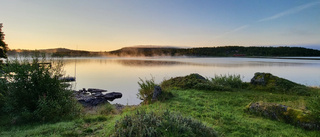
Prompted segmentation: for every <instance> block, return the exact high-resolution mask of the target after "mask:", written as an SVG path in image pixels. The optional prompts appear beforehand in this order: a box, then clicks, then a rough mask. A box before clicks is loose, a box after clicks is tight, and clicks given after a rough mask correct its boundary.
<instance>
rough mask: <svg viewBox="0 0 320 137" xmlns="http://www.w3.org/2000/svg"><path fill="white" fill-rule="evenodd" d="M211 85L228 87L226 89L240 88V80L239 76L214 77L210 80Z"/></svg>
mask: <svg viewBox="0 0 320 137" xmlns="http://www.w3.org/2000/svg"><path fill="white" fill-rule="evenodd" d="M211 82H212V83H213V85H217V86H222V87H228V88H237V89H241V88H242V80H241V77H240V75H220V76H218V75H215V76H214V78H212V79H211Z"/></svg>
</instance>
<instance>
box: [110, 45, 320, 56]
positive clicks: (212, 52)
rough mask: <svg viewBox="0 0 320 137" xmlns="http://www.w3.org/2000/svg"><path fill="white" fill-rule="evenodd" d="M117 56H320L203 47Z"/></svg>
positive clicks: (291, 51)
mask: <svg viewBox="0 0 320 137" xmlns="http://www.w3.org/2000/svg"><path fill="white" fill-rule="evenodd" d="M109 54H110V55H116V56H196V57H205V56H209V57H231V56H251V57H252V56H320V51H319V50H314V49H307V48H302V47H242V46H224V47H203V48H188V49H185V48H122V49H119V50H115V51H111V52H109Z"/></svg>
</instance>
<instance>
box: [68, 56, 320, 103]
mask: <svg viewBox="0 0 320 137" xmlns="http://www.w3.org/2000/svg"><path fill="white" fill-rule="evenodd" d="M318 59H320V58H318ZM63 60H64V63H65V66H64V69H65V71H66V74H67V75H69V76H76V80H77V81H76V82H75V83H74V85H73V88H74V89H76V90H78V89H82V88H101V89H107V90H108V91H110V92H112V91H118V92H121V93H122V94H123V97H122V98H121V99H116V100H114V101H113V102H111V103H121V104H129V105H134V104H139V103H140V102H141V100H140V99H138V98H137V95H136V94H137V92H138V89H139V85H138V84H137V82H138V81H139V78H142V79H151V77H154V78H155V81H156V82H157V83H160V82H161V81H163V80H164V79H169V78H171V77H176V76H185V75H189V74H190V73H199V74H200V75H202V76H204V77H208V78H210V77H214V76H215V75H220V74H222V75H224V74H240V75H241V77H242V79H243V81H250V79H251V78H252V77H253V75H254V73H255V72H268V73H272V74H274V75H276V76H279V77H283V78H286V79H289V80H291V81H294V82H297V83H300V84H305V85H308V86H320V71H319V70H320V60H300V59H264V58H102V57H101V58H65V59H63Z"/></svg>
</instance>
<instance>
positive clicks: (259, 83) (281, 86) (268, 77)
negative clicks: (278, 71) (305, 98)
mask: <svg viewBox="0 0 320 137" xmlns="http://www.w3.org/2000/svg"><path fill="white" fill-rule="evenodd" d="M250 83H251V85H253V86H254V87H255V88H256V89H261V90H264V91H269V92H280V93H286V94H298V95H310V94H311V91H310V88H308V87H306V86H304V85H301V84H298V83H295V82H292V81H290V80H287V79H284V78H280V77H277V76H274V75H272V74H270V73H261V72H257V73H255V74H254V77H253V78H252V79H251V81H250Z"/></svg>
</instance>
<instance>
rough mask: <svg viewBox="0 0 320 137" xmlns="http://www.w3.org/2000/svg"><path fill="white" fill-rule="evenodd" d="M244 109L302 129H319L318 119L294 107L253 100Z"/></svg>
mask: <svg viewBox="0 0 320 137" xmlns="http://www.w3.org/2000/svg"><path fill="white" fill-rule="evenodd" d="M245 111H246V112H248V113H250V114H255V115H258V116H263V117H267V118H270V119H273V120H277V121H282V122H286V123H289V124H292V125H295V126H299V127H302V128H304V129H309V130H320V123H319V121H316V120H315V118H313V117H312V115H311V114H310V112H308V111H305V110H301V109H295V108H292V107H289V106H286V105H281V104H276V103H268V102H255V103H250V104H248V105H247V106H246V108H245Z"/></svg>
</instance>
